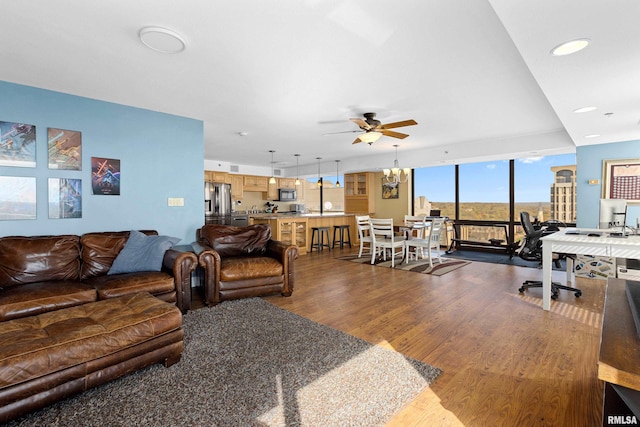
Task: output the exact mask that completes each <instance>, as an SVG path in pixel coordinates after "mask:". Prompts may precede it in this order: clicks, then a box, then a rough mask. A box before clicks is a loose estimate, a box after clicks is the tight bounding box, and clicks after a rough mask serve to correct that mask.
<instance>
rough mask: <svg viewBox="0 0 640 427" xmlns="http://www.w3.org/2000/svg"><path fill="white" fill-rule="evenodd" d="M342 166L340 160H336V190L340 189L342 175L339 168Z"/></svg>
mask: <svg viewBox="0 0 640 427" xmlns="http://www.w3.org/2000/svg"><path fill="white" fill-rule="evenodd" d="M339 165H340V160H336V188H340V181H339V178H338V177H339V176H340V173H339V172H338V166H339Z"/></svg>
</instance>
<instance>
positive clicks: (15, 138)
mask: <svg viewBox="0 0 640 427" xmlns="http://www.w3.org/2000/svg"><path fill="white" fill-rule="evenodd" d="M0 166H16V167H23V168H35V167H36V127H35V126H34V125H27V124H24V123H12V122H0Z"/></svg>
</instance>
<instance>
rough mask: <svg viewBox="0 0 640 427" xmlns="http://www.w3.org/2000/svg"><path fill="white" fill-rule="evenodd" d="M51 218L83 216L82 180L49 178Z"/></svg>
mask: <svg viewBox="0 0 640 427" xmlns="http://www.w3.org/2000/svg"><path fill="white" fill-rule="evenodd" d="M49 218H50V219H63V218H82V180H80V179H70V178H49Z"/></svg>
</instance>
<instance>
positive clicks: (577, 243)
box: [540, 228, 640, 310]
mask: <svg viewBox="0 0 640 427" xmlns="http://www.w3.org/2000/svg"><path fill="white" fill-rule="evenodd" d="M577 231H580V232H583V234H571V233H575V232H577ZM589 232H594V233H600V234H601V236H600V237H592V236H587V235H586V233H589ZM540 240H542V308H543V309H544V310H549V309H550V308H551V270H552V268H551V263H552V262H553V260H552V254H553V253H554V252H556V253H566V254H576V255H598V256H607V257H613V258H640V236H637V235H632V236H628V237H610V236H609V234H608V232H607V231H606V230H597V229H586V228H565V229H564V230H560V231H558V232H557V233H553V234H550V235H548V236H544V237H542V238H541V239H540Z"/></svg>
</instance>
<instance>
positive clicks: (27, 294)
mask: <svg viewBox="0 0 640 427" xmlns="http://www.w3.org/2000/svg"><path fill="white" fill-rule="evenodd" d="M97 299H98V296H97V293H96V290H95V289H94V288H92V287H91V286H88V285H83V284H82V283H80V282H76V281H70V280H58V281H55V282H37V283H28V284H26V285H22V286H15V287H13V288H9V289H4V290H2V291H0V321H1V322H4V321H5V320H10V319H16V318H19V317H25V316H33V315H36V314H40V313H45V312H47V311H53V310H59V309H61V308H66V307H72V306H76V305H80V304H86V303H88V302H94V301H96V300H97Z"/></svg>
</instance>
